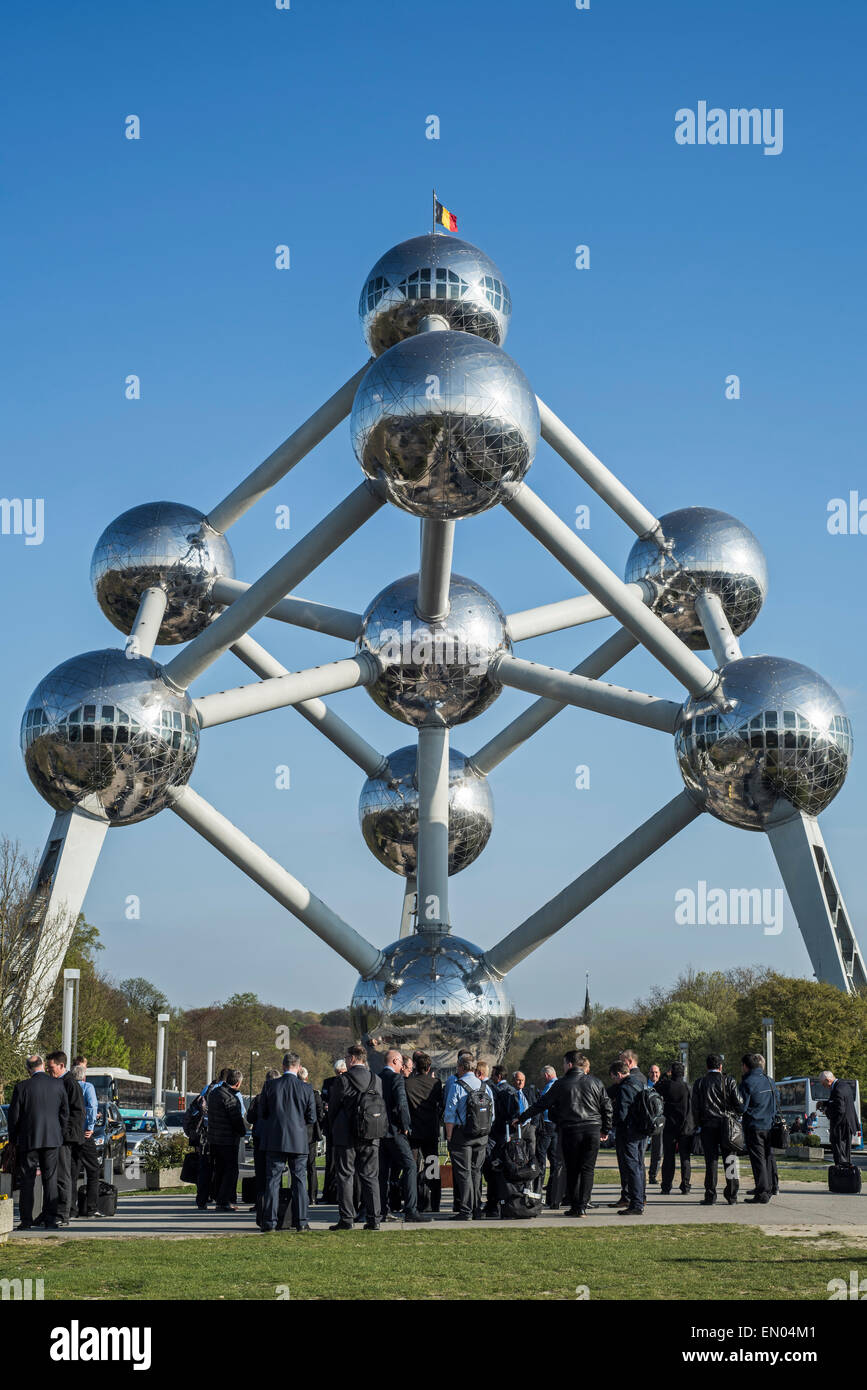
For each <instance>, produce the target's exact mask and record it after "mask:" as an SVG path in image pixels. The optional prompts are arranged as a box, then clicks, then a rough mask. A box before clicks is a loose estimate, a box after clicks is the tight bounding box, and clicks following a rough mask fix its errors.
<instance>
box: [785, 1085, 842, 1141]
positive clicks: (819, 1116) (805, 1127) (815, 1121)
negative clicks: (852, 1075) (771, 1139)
mask: <svg viewBox="0 0 867 1390" xmlns="http://www.w3.org/2000/svg"><path fill="white" fill-rule="evenodd" d="M848 1079H849V1078H847V1077H841V1078H840V1080H841V1081H845V1080H848ZM849 1084H850V1086H851V1087H852V1089H853V1091H854V1092H855V1114H856V1115H857V1116H858V1129H857V1132H856V1134H855V1138H854V1139H853V1140H852V1147H853V1148H856V1149H857V1148H861V1147H862V1145H863V1142H864V1136H863V1133H862V1128H861V1088H860V1086H859V1085H858V1082H857V1081H851V1080H850V1081H849ZM777 1085H778V1086H779V1088H780V1109H781V1110H782V1112H783V1115H784V1116H785V1120H786V1124H787V1125H788V1126H789V1130H790V1132H792V1138H793V1139H794V1140H795V1141H796V1142H797V1136H798V1135H799V1134H817V1135H818V1136H819V1138H820V1139H821V1141H822V1144H823V1145H824V1146H825V1147H830V1144H831V1131H830V1126H829V1124H828V1116H827V1115H826V1114H825V1102H826V1101H827V1100H828V1098H829V1096H830V1094H831V1092H830V1090H829V1089H828V1087H827V1086H826V1085H825V1083H824V1082H823V1081H822V1080H820V1078H819V1077H818V1076H784V1077H783V1079H782V1081H778V1082H777Z"/></svg>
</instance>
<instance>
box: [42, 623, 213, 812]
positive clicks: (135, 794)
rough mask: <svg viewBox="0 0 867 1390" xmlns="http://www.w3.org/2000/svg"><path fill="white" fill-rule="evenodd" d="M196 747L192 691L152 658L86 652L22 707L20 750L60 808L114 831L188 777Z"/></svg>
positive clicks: (157, 806) (160, 802)
mask: <svg viewBox="0 0 867 1390" xmlns="http://www.w3.org/2000/svg"><path fill="white" fill-rule="evenodd" d="M198 746H199V721H198V717H197V715H196V711H195V707H194V705H193V702H192V700H191V699H190V697H189V695H187V694H186V693H184V694H179V693H178V692H177V691H175V690H173V689H172V688H171V687H170V686H169V685H168V684H167V682H166V681H165V680H164V678H163V674H162V668H161V667H160V666H158V665H157V663H156V662H155V661H151V660H150V658H148V657H144V656H139V657H135V658H133V659H130V658H128V657H127V656H126V655H125V653H124V652H122V651H117V650H114V649H110V650H108V651H98V652H85V653H84V654H83V655H82V656H76V657H73V658H72V660H71V661H64V662H63V664H62V665H60V666H55V668H54V670H53V671H51V672H49V674H48V675H47V676H46V677H45V678H44V679H43V680H41V681H40V682H39V684H38V685H37V687H36V689H35V690H34V692H33V694H32V695H31V696H30V699H29V701H28V702H27V708H26V710H25V712H24V718H23V720H22V723H21V747H22V751H23V753H24V761H25V764H26V767H27V771H28V773H29V775H30V780H31V782H32V783H33V785H34V786H35V788H36V790H37V791H38V792H39V794H40V795H41V796H44V798H45V800H46V801H47V802H48V803H49V804H50V805H51V806H53V807H54V809H55V810H56V811H69V810H71V809H72V808H73V807H74V806H78V805H80V804H85V805H86V807H87V809H90V810H93V811H95V812H97V813H98V814H104V815H105V816H106V818H107V819H108V820H109V821H110V822H111V824H112V825H129V824H131V823H132V822H133V821H139V820H145V819H146V818H147V817H148V816H152V815H154V814H155V813H156V812H157V811H159V810H161V809H162V807H163V806H164V805H165V804H166V792H167V790H168V789H169V788H170V787H181V786H183V785H184V783H185V782H187V781H188V779H189V776H190V773H191V772H192V770H193V764H194V763H195V761H196V753H197V751H198Z"/></svg>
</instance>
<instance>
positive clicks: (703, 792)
mask: <svg viewBox="0 0 867 1390" xmlns="http://www.w3.org/2000/svg"><path fill="white" fill-rule="evenodd" d="M721 679H722V690H723V694H724V696H725V699H726V701H727V703H728V705H729V706H730V708H728V709H727V710H726V711H725V712H722V711H721V710H719V709H718V708H717V707H716V706H715V705H714V704H713V703H712V702H711V701H710V700H707V699H696V698H693V699H690V700H688V701H687V702H686V704H685V705H684V708H683V718H682V722H681V725H680V728H679V729H678V731H677V734H676V735H675V748H676V752H677V759H678V763H679V764H680V770H681V773H682V775H683V780H684V782H685V784H686V789H687V791H688V792H689V793H690V795H691V796H692V797H693V798H694V800H695V801H696V802H697V803H698V804H699V805H700V806H701V807H702V808H703V809H705V810H707V811H710V813H711V815H714V816H716V817H717V818H718V819H719V820H723V821H726V822H727V823H728V824H729V825H737V826H740V827H741V828H742V829H743V830H763V829H764V828H765V826H766V825H767V824H768V822H769V820H770V819H771V817H773V820H774V822H775V823H779V822H781V821H785V820H790V819H791V818H792V817H793V816H794V815H795V814H797V812H799V811H804V812H806V814H807V815H809V816H817V815H818V814H819V812H820V811H824V809H825V807H826V806H827V805H829V803H830V802H831V801H833V799H834V797H835V796H836V795H837V793H838V791H839V790H840V788H841V787H842V785H843V782H844V781H845V779H846V773H847V772H848V770H849V762H850V760H851V757H852V727H851V725H850V723H849V720H848V719H847V717H846V711H845V710H844V708H843V706H842V704H841V702H840V699H839V697H838V696H837V694H836V693H835V692H834V691H833V690H832V689H831V686H830V685H829V684H828V682H827V681H825V680H823V679H822V677H821V676H817V675H816V673H815V671H811V670H810V669H809V668H808V667H807V666H801V665H800V664H799V663H798V662H797V661H786V660H784V659H783V658H782V657H777V656H747V657H743V658H742V660H740V661H732V662H730V663H729V664H728V665H727V666H724V667H723V668H722V672H721Z"/></svg>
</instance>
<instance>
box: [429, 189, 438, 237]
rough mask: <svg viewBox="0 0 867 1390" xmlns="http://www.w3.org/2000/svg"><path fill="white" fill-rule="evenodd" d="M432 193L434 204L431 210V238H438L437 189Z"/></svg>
mask: <svg viewBox="0 0 867 1390" xmlns="http://www.w3.org/2000/svg"><path fill="white" fill-rule="evenodd" d="M432 192H433V202H432V203H431V210H430V234H431V236H436V231H437V191H436V189H435V188H434V189H433V190H432Z"/></svg>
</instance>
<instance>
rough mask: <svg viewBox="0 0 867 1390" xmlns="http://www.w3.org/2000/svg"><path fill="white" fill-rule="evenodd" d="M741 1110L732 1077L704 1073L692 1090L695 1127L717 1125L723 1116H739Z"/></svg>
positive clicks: (717, 1073) (740, 1103)
mask: <svg viewBox="0 0 867 1390" xmlns="http://www.w3.org/2000/svg"><path fill="white" fill-rule="evenodd" d="M743 1108H744V1103H743V1101H742V1100H741V1098H740V1093H739V1092H738V1087H737V1082H736V1081H735V1079H734V1077H733V1076H724V1075H723V1074H722V1073H721V1072H718V1071H706V1072H705V1074H704V1076H700V1077H699V1078H698V1081H696V1083H695V1084H694V1086H693V1088H692V1118H693V1119H694V1120H695V1122H696V1124H697V1125H718V1124H719V1122H720V1120H721V1119H722V1117H723V1115H740V1113H741V1111H742V1110H743Z"/></svg>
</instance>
